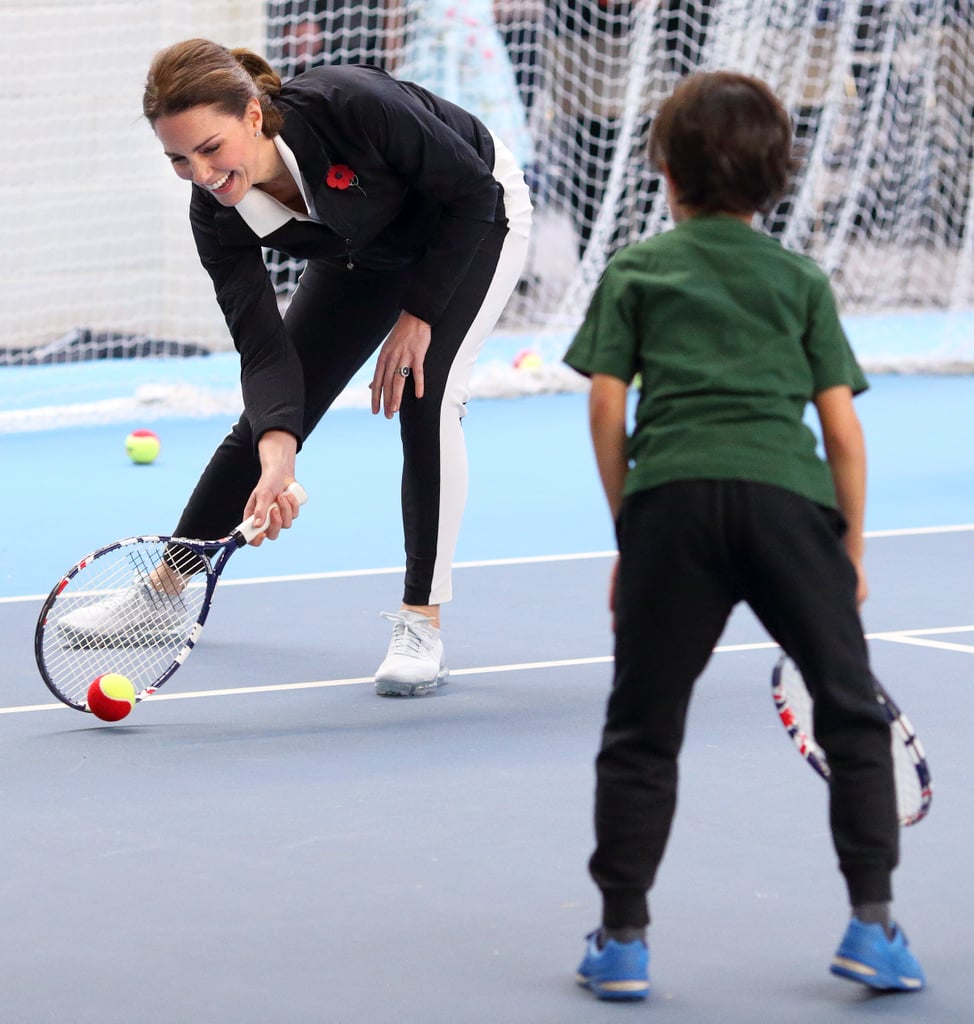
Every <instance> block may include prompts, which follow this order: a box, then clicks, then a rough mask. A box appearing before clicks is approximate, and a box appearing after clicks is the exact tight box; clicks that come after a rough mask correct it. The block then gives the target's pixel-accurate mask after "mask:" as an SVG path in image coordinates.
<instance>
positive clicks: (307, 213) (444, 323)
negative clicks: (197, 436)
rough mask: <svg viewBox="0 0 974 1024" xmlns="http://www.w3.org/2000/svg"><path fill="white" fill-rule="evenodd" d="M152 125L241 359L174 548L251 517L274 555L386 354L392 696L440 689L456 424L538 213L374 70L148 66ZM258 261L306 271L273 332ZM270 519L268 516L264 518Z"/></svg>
mask: <svg viewBox="0 0 974 1024" xmlns="http://www.w3.org/2000/svg"><path fill="white" fill-rule="evenodd" d="M143 111H144V113H145V116H146V118H147V119H148V121H149V123H150V124H151V125H152V127H153V129H154V131H155V133H156V136H157V137H158V139H159V141H160V142H161V144H162V148H163V151H164V152H165V154H166V156H167V157H168V158H169V160H170V161H171V163H172V166H173V169H174V170H175V172H176V174H177V175H178V176H179V177H180V178H182V179H184V180H186V181H189V182H191V183H192V185H193V189H192V195H191V198H190V219H191V222H192V227H193V234H194V237H195V240H196V247H197V251H198V253H199V256H200V259H201V261H202V263H203V266H204V267H205V268H206V270H207V271H208V272H209V274H210V277H211V278H212V280H213V285H214V288H215V291H216V297H217V301H218V302H219V304H220V306H221V308H222V310H223V314H224V317H225V319H226V322H227V324H228V326H229V328H230V331H231V334H232V336H233V340H234V344H235V346H236V348H237V351H238V352H239V353H240V360H241V383H242V390H243V397H244V406H245V409H244V413H243V415H242V416H241V417H240V420H239V421H238V422H237V424H236V425H235V426H234V428H233V430H232V431H231V432H230V434H229V435H228V436H227V437H226V438H225V440H224V441H223V443H222V444H221V445H220V446H219V448H218V449H217V451H216V453H215V454H214V456H213V458H212V459H211V461H210V462H209V464H208V465H207V467H206V469H205V470H204V472H203V475H202V477H201V479H200V481H199V483H198V485H197V487H196V489H195V491H194V493H193V495H192V496H191V498H190V500H189V503H188V504H187V506H186V508H185V510H184V512H183V515H182V517H181V519H180V521H179V523H178V525H177V527H176V529H175V533H176V534H178V535H181V536H193V537H208V536H214V537H215V536H222V535H223V534H224V533H226V532H227V531H228V530H230V529H231V528H232V527H233V525H234V524H235V523H236V522H238V521H239V520H240V519H241V518H247V517H248V516H250V515H251V514H253V515H254V516H255V517H256V522H257V523H258V524H260V523H262V522H263V521H264V519H265V517H267V518H268V528H267V534H266V535H267V537H268V538H269V539H271V540H273V539H275V538H276V537H277V536H278V534H279V532H280V530H281V529H282V528H287V527H290V525H291V522H292V519H293V518H295V517H296V515H297V509H296V508H295V507H293V505H292V503H291V502H290V501H289V499H288V497H287V495H286V494H285V493H284V492H285V489H286V488H287V486H288V485H289V484H290V483H291V482H292V481H293V480H294V478H295V474H296V473H297V456H298V452H299V451H300V450H301V448H302V445H303V444H304V441H305V439H306V438H307V436H308V434H310V432H311V431H312V429H313V428H314V427H315V425H316V424H317V423H318V421H319V420H320V419H321V417H322V416H323V415H324V413H325V412H326V411H327V410H328V409H329V407H330V406H331V405H332V403H333V402H334V400H335V399H336V397H337V396H338V395H339V394H340V393H341V392H342V390H343V389H344V388H345V386H346V385H347V383H348V381H349V380H350V379H351V377H352V376H353V375H354V374H355V373H356V372H357V371H358V370H359V368H360V367H361V366H362V365H363V364H364V363H365V361H366V360H367V359H368V358H369V357H370V356H371V355H372V353H373V352H375V351H376V350H377V349H378V358H377V361H376V367H375V373H374V376H373V379H372V385H371V388H372V412H373V413H379V412H380V411H381V412H384V414H385V416H386V418H392V417H394V416H395V415H396V414H398V415H399V418H400V430H401V436H402V445H403V480H402V500H403V509H402V513H403V523H404V530H405V535H406V536H405V541H406V578H405V585H404V592H403V600H402V606H401V608H400V609H399V611H398V612H397V613H396V614H393V615H390V616H389V617H390V618H391V619H392V620H393V623H394V626H393V637H392V641H391V643H390V646H389V651H388V652H387V657H386V659H385V661H384V662H383V664H382V665H381V666H380V668H379V671H378V672H377V673H376V689H377V691H378V692H379V693H380V694H384V695H414V694H420V693H427V692H430V691H431V690H434V689H435V688H436V687H437V686H438V685H442V683H444V682H445V681H446V675H447V670H446V667H445V658H444V655H443V645H442V642H441V640H440V635H439V626H440V604H441V603H442V602H444V601H447V600H449V599H450V597H451V596H452V583H451V564H452V560H453V553H454V550H455V547H456V542H457V537H458V532H459V527H460V519H461V516H462V512H463V506H464V504H465V500H466V487H467V477H466V455H465V450H464V442H463V431H462V429H461V420H462V418H463V416H464V414H465V411H466V400H467V397H468V382H469V378H470V374H471V371H472V369H473V365H474V362H475V360H476V358H477V354H478V352H479V350H480V348H481V346H482V344H483V342H484V340H485V339H486V337H487V336H488V334H489V333H490V331H491V330H492V329H493V327H494V325H495V323H496V322H497V319H498V317H499V316H500V313H501V312H502V310H503V308H504V306H505V304H506V302H507V300H508V298H509V297H510V295H511V292H512V290H513V289H514V286H515V284H516V283H517V281H518V278H519V275H520V271H521V268H522V265H523V263H524V258H525V255H526V250H527V237H528V229H529V226H530V221H531V204H530V200H529V199H528V192H527V187H526V185H525V183H524V178H523V175H522V173H521V171H520V170H519V168H518V167H517V165H516V163H515V161H514V159H513V157H512V156H511V154H510V152H509V151H508V149H507V148H506V147H505V146H504V144H503V143H502V142H501V141H500V140H499V139H498V138H496V137H495V136H494V135H493V134H492V133H491V132H490V130H489V127H487V126H485V125H484V124H483V123H481V122H480V121H479V120H478V119H477V118H476V117H474V116H473V115H472V114H470V113H468V112H467V111H466V110H463V109H462V108H460V107H458V106H456V105H454V104H452V103H448V102H447V101H446V100H443V99H441V98H440V97H438V96H436V95H434V94H433V93H430V92H428V91H427V90H425V89H422V88H420V87H419V86H416V85H412V84H410V83H406V82H398V81H396V80H395V79H393V78H392V77H390V76H389V75H387V74H386V73H385V72H384V71H382V70H380V69H378V68H376V67H371V66H368V67H367V66H361V67H359V66H328V67H320V68H315V69H312V70H310V71H307V72H305V73H303V74H301V75H298V76H297V77H296V78H294V79H291V80H290V81H289V82H287V83H282V81H281V79H280V78H279V77H278V75H277V74H276V73H275V72H274V71H273V70H272V68H271V67H270V65H269V64H268V63H267V62H266V61H265V60H264V59H263V58H262V57H260V56H259V55H258V54H255V53H253V52H251V51H249V50H232V51H231V50H228V49H226V48H225V47H223V46H221V45H219V44H217V43H213V42H210V41H208V40H203V39H191V40H187V41H185V42H182V43H177V44H175V45H174V46H171V47H169V48H168V49H166V50H163V51H162V52H161V53H159V54H157V56H156V57H155V59H154V60H153V62H152V65H151V67H150V69H149V74H148V78H147V81H146V87H145V93H144V96H143ZM264 249H271V250H274V251H277V252H280V253H284V254H286V255H289V256H293V257H296V258H298V259H303V260H307V269H306V270H305V272H304V274H303V276H302V278H301V281H300V283H299V286H298V288H297V291H296V292H295V294H294V296H293V298H292V300H291V303H290V305H289V306H288V309H287V311H286V312H285V313H284V315H283V316H282V315H281V313H280V312H279V307H278V303H277V299H276V296H275V294H274V289H273V286H272V283H271V281H270V278H269V276H268V273H267V269H266V266H265V263H264V257H263V252H264ZM275 502H277V504H278V505H279V511H270V510H271V506H272V504H273V503H275Z"/></svg>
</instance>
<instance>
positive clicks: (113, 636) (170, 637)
mask: <svg viewBox="0 0 974 1024" xmlns="http://www.w3.org/2000/svg"><path fill="white" fill-rule="evenodd" d="M58 635H59V636H60V639H61V647H62V648H64V649H65V650H72V651H84V650H88V651H105V650H118V649H119V648H127V647H167V646H169V645H171V644H174V643H180V642H181V641H182V640H185V635H184V634H182V633H158V632H153V631H150V630H132V631H131V632H127V633H91V632H88V631H86V630H81V629H73V628H72V627H71V626H65V625H63V624H61V625H59V626H58Z"/></svg>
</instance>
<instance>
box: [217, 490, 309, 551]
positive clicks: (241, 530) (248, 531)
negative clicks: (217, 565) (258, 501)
mask: <svg viewBox="0 0 974 1024" xmlns="http://www.w3.org/2000/svg"><path fill="white" fill-rule="evenodd" d="M285 493H286V494H293V495H294V496H295V498H297V499H298V504H299V505H303V504H304V503H305V502H306V501H307V500H308V492H307V491H306V490H305V489H304V488H303V487H302V486H301V485H300V484H299V483H298V482H297V480H295V481H294V483H292V484H291V486H290V487H288V488H287V489H286V491H285ZM271 508H277V502H274V504H273V505H271V507H270V508H269V509H268V510H267V518H266V519H265V520H264V525H263V526H254V517H253V516H250V517H249V518H248V519H245V520H244V521H243V522H242V523H241V524H240V525H239V526H238V527H237V528H236V530H234V531H233V533H234V535H239V536H240V537H242V538H243V543H244V544H249V543H250V542H251V541H252V540H253V539H254V538H255V537H259V536H260V535H261V534H262V533H263V532H264V531H265V530H266V529H267V523H268V522H269V521H270V517H271Z"/></svg>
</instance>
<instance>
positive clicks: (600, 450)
mask: <svg viewBox="0 0 974 1024" xmlns="http://www.w3.org/2000/svg"><path fill="white" fill-rule="evenodd" d="M628 391H629V386H628V385H627V384H626V382H625V381H623V380H620V379H619V378H618V377H612V376H609V375H608V374H604V373H593V374H592V390H591V392H590V394H589V403H588V413H589V427H590V428H591V431H592V445H593V447H594V448H595V461H596V464H597V465H598V467H599V476H600V477H601V479H602V489H603V490H604V491H605V497H606V499H607V500H608V502H609V511H610V512H611V513H612V520H613V522H614V521H615V519H616V517H617V516H618V515H619V507H620V506H621V505H622V488H623V484H624V483H625V481H626V473H628V472H629V460H628V458H627V454H626V453H627V447H626V397H627V395H628Z"/></svg>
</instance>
